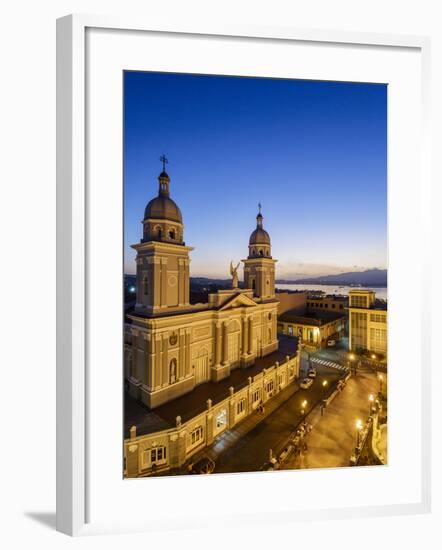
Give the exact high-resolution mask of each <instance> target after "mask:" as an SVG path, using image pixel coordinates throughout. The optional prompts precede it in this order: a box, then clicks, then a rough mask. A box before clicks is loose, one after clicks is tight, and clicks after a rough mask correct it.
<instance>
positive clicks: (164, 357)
mask: <svg viewBox="0 0 442 550" xmlns="http://www.w3.org/2000/svg"><path fill="white" fill-rule="evenodd" d="M168 349H169V340H168V338H167V334H163V353H162V371H163V376H162V382H163V384H162V385H163V386H167V385H168V384H169V372H168V371H169V365H168V361H167V359H168V353H167V352H168Z"/></svg>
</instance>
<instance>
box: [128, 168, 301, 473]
mask: <svg viewBox="0 0 442 550" xmlns="http://www.w3.org/2000/svg"><path fill="white" fill-rule="evenodd" d="M158 179H159V190H158V196H157V197H155V198H154V199H152V200H151V201H150V202H149V203H148V204H147V206H146V209H145V212H144V219H143V221H142V223H143V238H142V239H141V241H140V242H139V243H137V244H134V245H133V248H134V249H135V250H136V252H137V256H136V281H137V284H136V296H137V298H136V304H135V307H134V310H133V312H131V313H129V314H128V315H127V316H126V323H125V360H124V369H125V386H126V389H127V392H128V394H129V397H128V398H127V403H128V404H129V405H128V407H129V409H130V410H129V409H128V410H129V412H128V410H126V413H128V414H126V420H127V422H128V423H131V422H132V420H131V419H134V420H133V422H134V424H133V425H132V424H131V425H130V427H129V425H127V426H126V437H127V439H126V441H125V462H126V470H125V471H126V475H127V476H137V475H146V474H149V473H152V471H153V470H155V471H156V470H157V468H160V469H161V468H162V469H170V468H174V467H179V466H181V465H182V464H183V463H184V462H186V460H188V459H189V457H190V456H192V455H193V454H194V453H195V452H197V451H198V450H199V449H201V448H203V447H204V446H205V445H208V444H210V443H211V442H212V441H213V439H214V437H216V436H217V435H218V434H220V433H221V432H222V431H223V430H225V429H227V428H229V427H232V426H234V425H235V424H236V423H237V422H239V421H241V420H242V419H244V418H245V417H246V416H247V415H248V414H251V412H252V411H253V410H254V409H255V408H256V407H257V406H258V404H259V403H262V402H265V401H266V400H268V399H270V398H272V397H273V396H274V395H275V394H276V393H278V392H279V391H281V390H282V389H283V388H284V387H285V386H287V385H288V384H289V383H291V382H293V381H294V380H295V379H296V378H297V377H298V375H299V353H298V351H297V339H286V341H284V342H282V343H279V342H278V337H277V311H278V300H277V299H276V297H275V264H276V260H275V259H273V258H272V255H271V241H270V236H269V234H268V233H267V231H266V230H265V229H264V227H263V216H262V213H261V208H260V209H259V212H258V215H257V217H256V229H255V230H254V231H253V232H252V234H251V235H250V238H249V246H248V256H247V258H245V259H244V260H242V261H243V263H244V282H245V285H244V286H245V288H244V289H240V288H238V276H237V269H238V268H234V267H233V266H232V265H231V274H232V288H231V289H227V290H219V291H217V292H214V293H210V294H209V296H208V301H207V303H202V304H201V303H198V304H193V305H192V304H191V303H190V299H189V266H190V257H189V254H190V252H191V251H192V250H193V248H192V247H190V246H187V245H186V244H185V242H184V225H183V219H182V214H181V211H180V209H179V208H178V206H177V204H176V203H175V202H174V201H173V200H172V199H171V197H170V178H169V176H168V174H167V173H166V172H165V171H164V169H163V172H162V173H161V174H160V176H159V178H158ZM136 403H142V404H143V405H144V406H145V407H147V411H146V409H143V410H141V409H139V408H138V409H137V405H136ZM143 411H144V412H143ZM159 449H161V450H159Z"/></svg>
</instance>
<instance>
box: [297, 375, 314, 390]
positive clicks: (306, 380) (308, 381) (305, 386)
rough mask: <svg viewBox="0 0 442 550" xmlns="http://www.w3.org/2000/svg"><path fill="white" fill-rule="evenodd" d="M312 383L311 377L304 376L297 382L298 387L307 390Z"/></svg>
mask: <svg viewBox="0 0 442 550" xmlns="http://www.w3.org/2000/svg"><path fill="white" fill-rule="evenodd" d="M312 384H313V379H312V378H304V380H302V381H301V383H300V384H299V387H300V388H302V389H303V390H308V389H309V387H310V386H311V385H312Z"/></svg>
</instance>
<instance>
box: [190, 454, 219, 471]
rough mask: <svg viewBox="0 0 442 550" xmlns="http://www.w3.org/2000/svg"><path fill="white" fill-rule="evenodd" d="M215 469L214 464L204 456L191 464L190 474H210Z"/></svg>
mask: <svg viewBox="0 0 442 550" xmlns="http://www.w3.org/2000/svg"><path fill="white" fill-rule="evenodd" d="M214 469H215V462H213V460H211V459H210V458H209V457H208V456H204V457H203V458H201V459H200V460H198V462H195V464H192V467H191V470H190V473H191V474H211V473H212V472H213V470H214Z"/></svg>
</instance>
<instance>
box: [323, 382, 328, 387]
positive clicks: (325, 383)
mask: <svg viewBox="0 0 442 550" xmlns="http://www.w3.org/2000/svg"><path fill="white" fill-rule="evenodd" d="M327 384H328V382H327V380H324V381H323V382H322V385H323V386H324V388H325V386H326V385H327Z"/></svg>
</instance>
